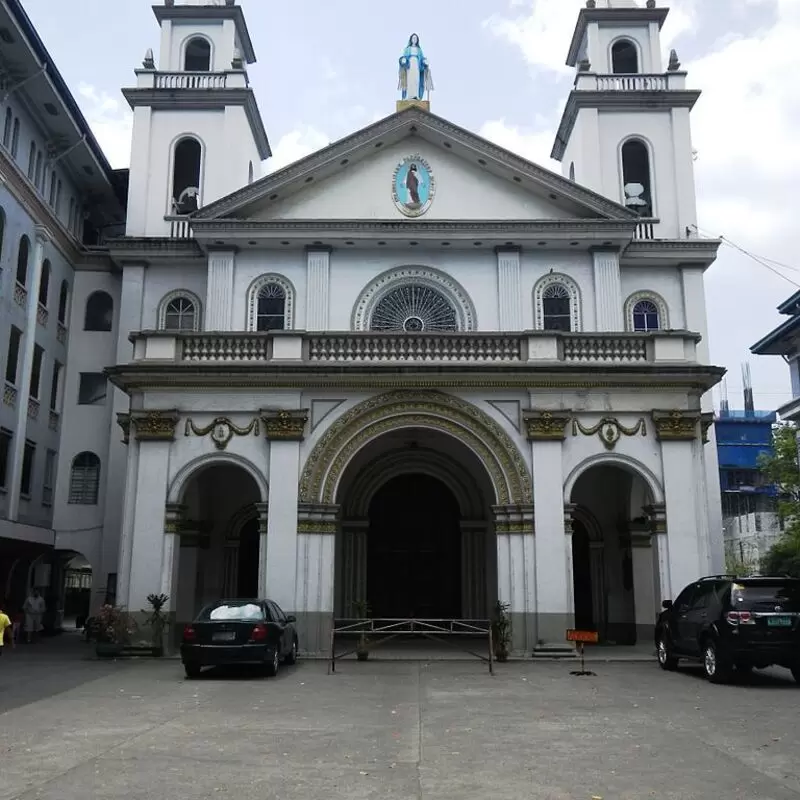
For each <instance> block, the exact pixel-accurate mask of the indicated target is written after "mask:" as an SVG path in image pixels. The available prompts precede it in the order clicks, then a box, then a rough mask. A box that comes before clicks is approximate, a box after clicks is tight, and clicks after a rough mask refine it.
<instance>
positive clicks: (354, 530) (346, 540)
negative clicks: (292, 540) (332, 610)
mask: <svg viewBox="0 0 800 800" xmlns="http://www.w3.org/2000/svg"><path fill="white" fill-rule="evenodd" d="M368 529H369V521H368V520H347V521H346V522H343V523H342V526H341V530H342V533H341V537H340V538H341V556H340V559H341V565H340V571H339V575H338V576H337V577H336V580H338V581H339V582H340V586H341V589H340V591H339V603H340V606H339V609H338V610H337V614H338V615H340V616H342V617H345V618H347V617H356V616H357V615H356V613H355V612H354V610H353V604H354V603H357V602H364V601H366V599H367V531H368Z"/></svg>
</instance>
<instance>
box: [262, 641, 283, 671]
mask: <svg viewBox="0 0 800 800" xmlns="http://www.w3.org/2000/svg"><path fill="white" fill-rule="evenodd" d="M280 664H281V655H280V651H279V649H278V648H277V647H276V648H275V649H274V650H273V651H272V656H271V658H270V660H269V661H268V662H267V664H266V667H265V668H266V672H267V675H268V676H269V677H270V678H274V677H275V676H276V675H277V674H278V667H279V666H280Z"/></svg>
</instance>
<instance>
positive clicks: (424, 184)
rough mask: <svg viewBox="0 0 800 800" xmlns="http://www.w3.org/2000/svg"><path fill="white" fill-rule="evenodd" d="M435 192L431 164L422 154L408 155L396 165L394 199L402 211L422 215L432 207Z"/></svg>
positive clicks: (393, 178)
mask: <svg viewBox="0 0 800 800" xmlns="http://www.w3.org/2000/svg"><path fill="white" fill-rule="evenodd" d="M435 193H436V182H435V181H434V178H433V171H432V170H431V165H430V164H429V163H428V162H427V161H426V160H425V159H424V158H422V157H421V156H419V155H415V156H406V157H405V158H404V159H403V160H402V161H401V162H400V163H399V164H398V165H397V167H395V170H394V176H393V177H392V199H393V200H394V204H395V205H396V206H397V209H398V211H400V213H402V214H405V215H406V216H407V217H421V216H422V215H423V214H424V213H425V212H426V211H427V210H428V209H429V208H430V207H431V203H432V202H433V197H434V194H435Z"/></svg>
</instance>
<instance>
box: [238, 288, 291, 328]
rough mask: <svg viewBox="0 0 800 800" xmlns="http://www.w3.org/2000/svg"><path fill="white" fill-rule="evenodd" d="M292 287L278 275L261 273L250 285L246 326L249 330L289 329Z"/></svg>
mask: <svg viewBox="0 0 800 800" xmlns="http://www.w3.org/2000/svg"><path fill="white" fill-rule="evenodd" d="M293 308H294V287H293V286H292V284H291V283H289V281H287V280H286V278H283V277H281V276H280V275H262V276H261V277H260V278H258V279H257V280H256V281H254V282H253V284H252V285H251V286H250V292H249V302H248V310H249V319H248V328H249V330H251V331H280V330H290V329H291V327H292V324H293Z"/></svg>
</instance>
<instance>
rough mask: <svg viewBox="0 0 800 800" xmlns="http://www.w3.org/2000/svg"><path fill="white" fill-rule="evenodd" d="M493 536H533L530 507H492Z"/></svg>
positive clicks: (532, 520)
mask: <svg viewBox="0 0 800 800" xmlns="http://www.w3.org/2000/svg"><path fill="white" fill-rule="evenodd" d="M492 513H493V515H494V532H495V534H523V535H525V534H527V535H529V536H533V535H534V514H533V506H532V505H521V506H517V505H510V506H492Z"/></svg>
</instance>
